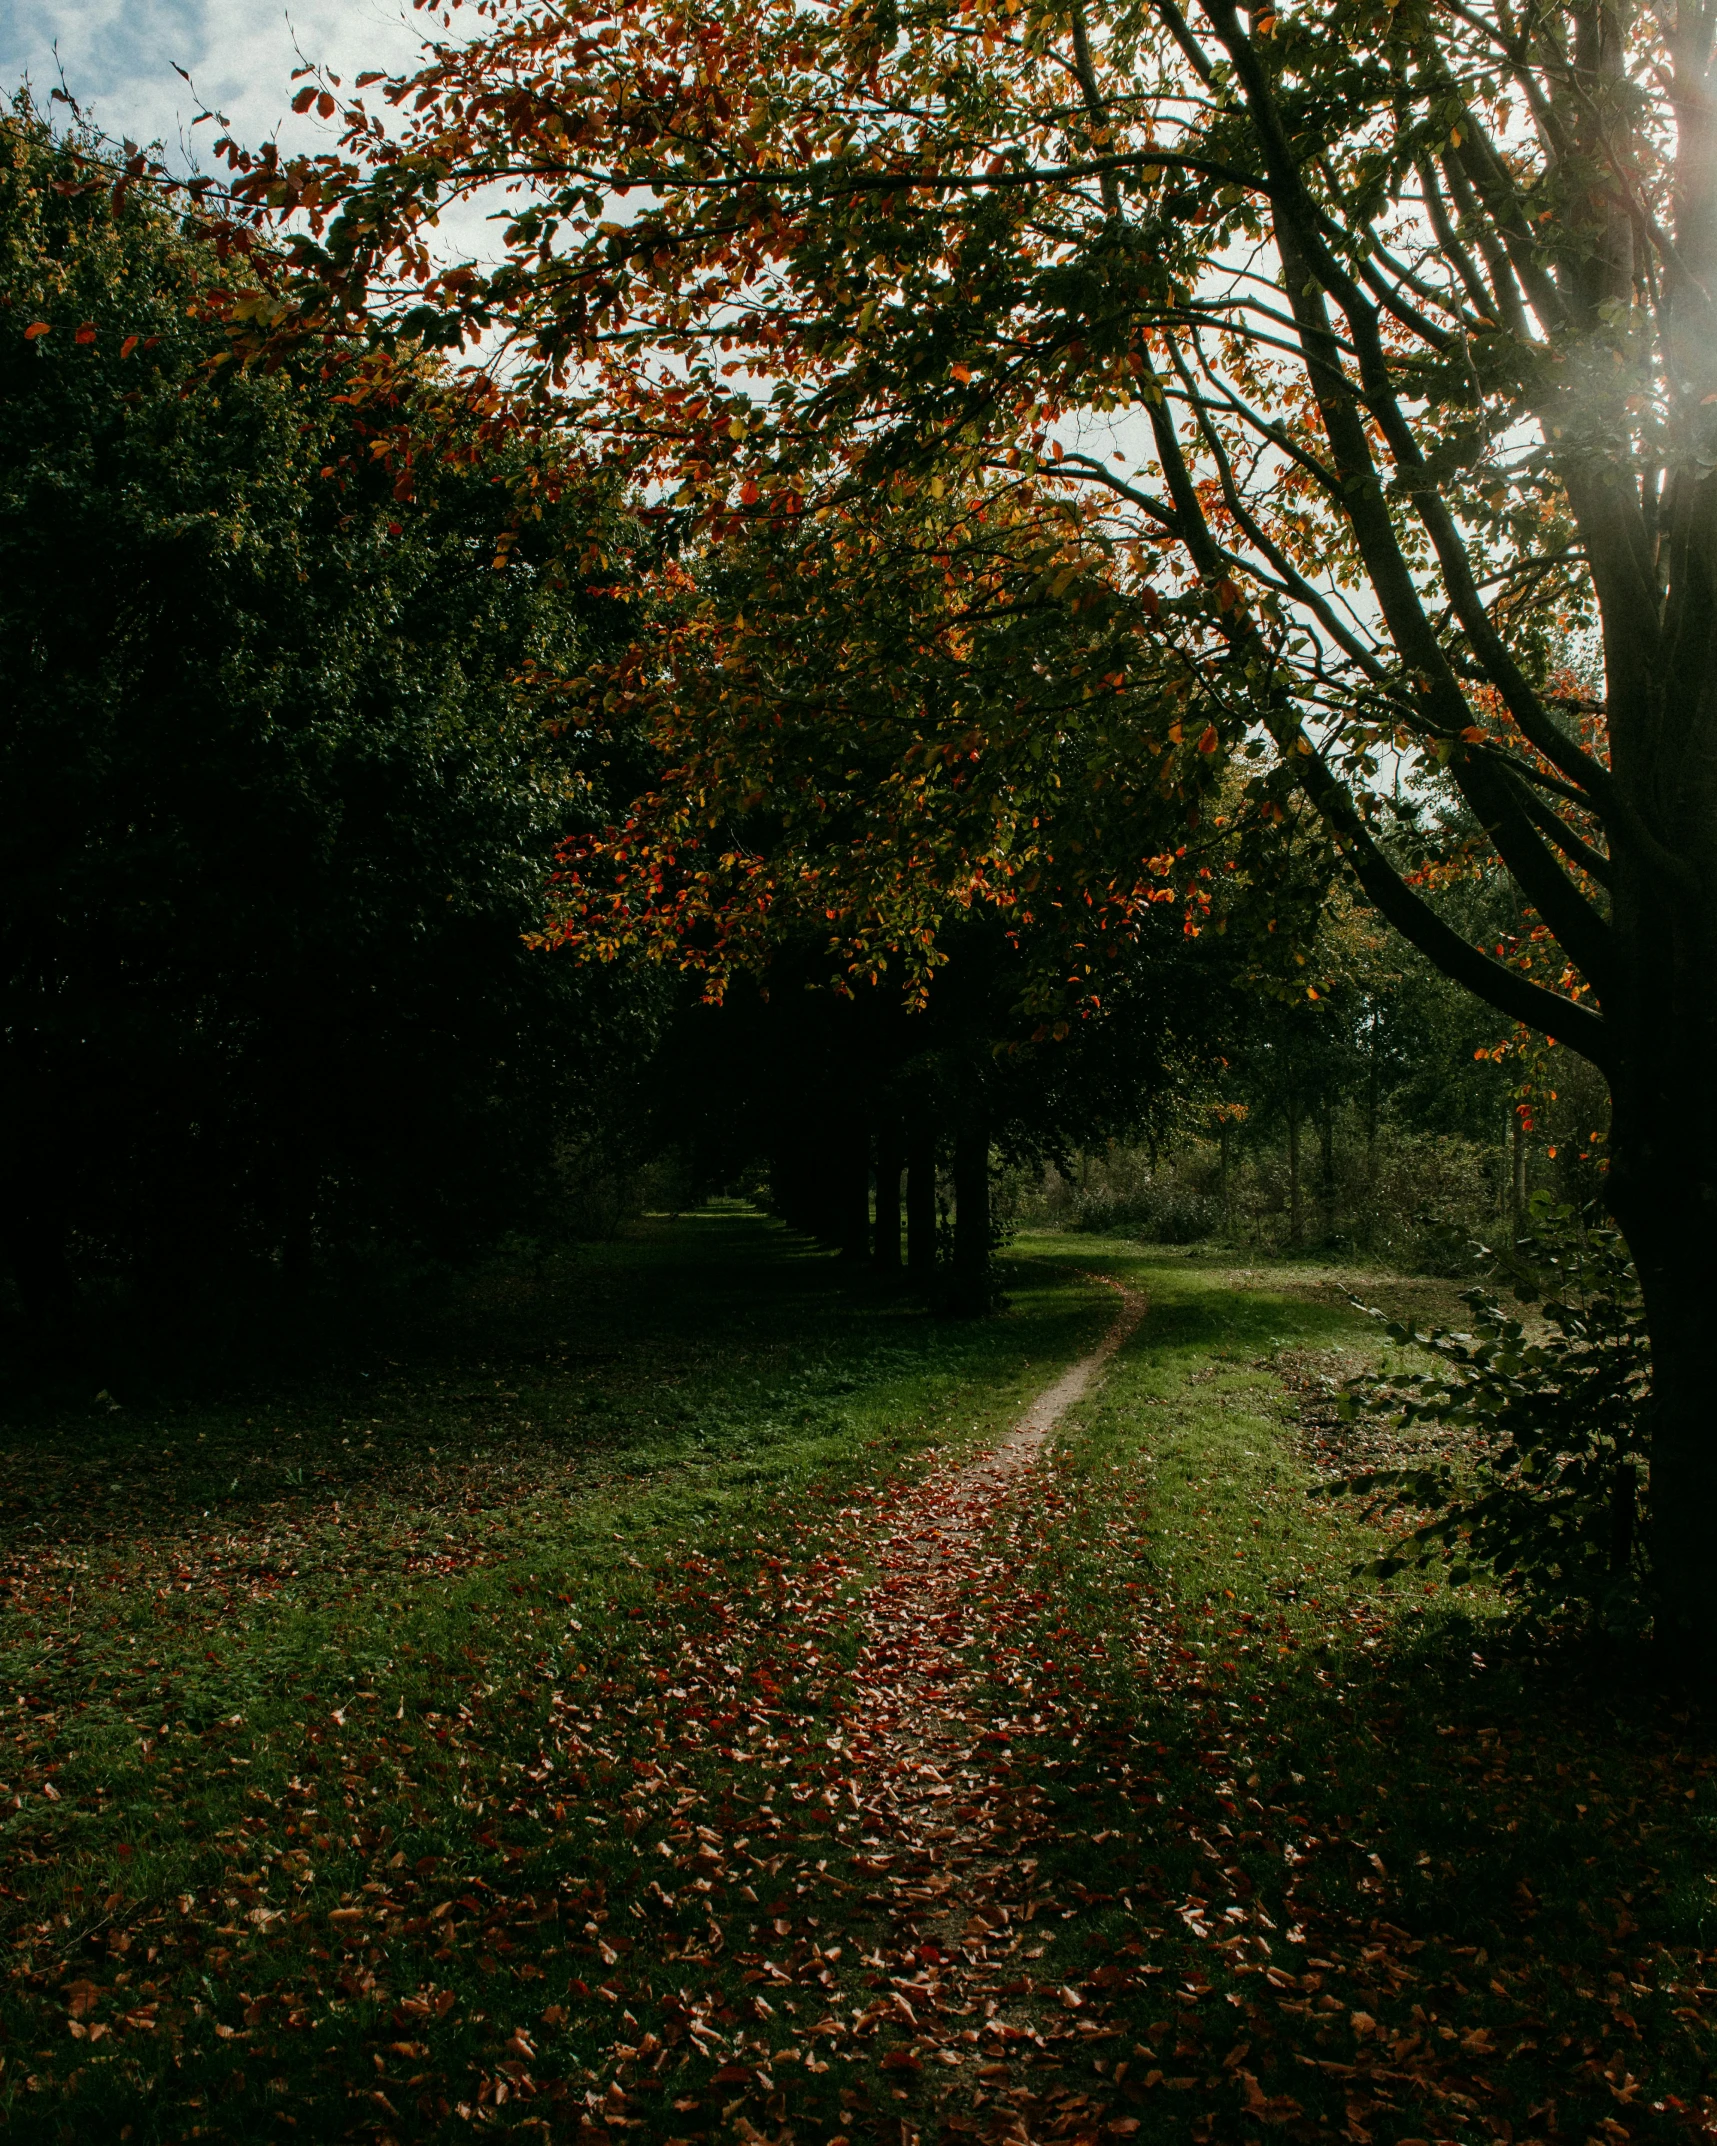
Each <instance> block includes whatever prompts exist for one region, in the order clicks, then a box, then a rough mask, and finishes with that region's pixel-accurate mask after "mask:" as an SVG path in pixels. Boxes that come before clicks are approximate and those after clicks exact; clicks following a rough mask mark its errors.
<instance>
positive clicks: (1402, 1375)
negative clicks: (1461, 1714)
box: [1330, 1195, 1650, 1633]
mask: <svg viewBox="0 0 1717 2146" xmlns="http://www.w3.org/2000/svg"><path fill="white" fill-rule="evenodd" d="M1499 1264H1500V1266H1501V1269H1502V1271H1503V1273H1505V1274H1507V1275H1511V1276H1512V1278H1513V1280H1514V1283H1515V1294H1516V1296H1517V1297H1519V1298H1523V1299H1525V1300H1526V1301H1528V1302H1530V1301H1532V1300H1533V1299H1534V1298H1541V1299H1542V1307H1541V1312H1540V1315H1539V1319H1538V1321H1537V1322H1536V1324H1537V1329H1538V1330H1537V1331H1536V1332H1533V1333H1529V1331H1528V1329H1527V1327H1526V1325H1525V1323H1524V1322H1523V1321H1522V1320H1521V1319H1520V1318H1518V1317H1515V1316H1513V1315H1512V1314H1511V1313H1509V1312H1508V1311H1505V1310H1504V1308H1503V1306H1502V1304H1501V1303H1500V1302H1499V1300H1498V1297H1497V1296H1496V1295H1495V1294H1494V1293H1493V1292H1492V1291H1491V1290H1489V1289H1485V1288H1474V1289H1469V1290H1465V1291H1463V1292H1462V1300H1463V1301H1464V1302H1465V1303H1467V1304H1468V1305H1470V1306H1471V1307H1472V1313H1473V1328H1472V1331H1471V1333H1465V1334H1461V1333H1452V1332H1449V1331H1447V1330H1445V1329H1442V1328H1437V1329H1434V1330H1433V1331H1432V1332H1430V1333H1428V1334H1420V1333H1418V1332H1416V1331H1415V1330H1414V1329H1413V1328H1412V1327H1411V1326H1404V1325H1401V1324H1400V1323H1398V1322H1396V1321H1394V1320H1391V1319H1389V1318H1387V1317H1386V1316H1385V1315H1384V1314H1383V1313H1381V1312H1378V1311H1376V1310H1371V1307H1369V1306H1367V1307H1363V1308H1365V1309H1367V1310H1370V1311H1371V1316H1372V1317H1373V1318H1374V1319H1376V1320H1378V1322H1379V1323H1380V1324H1381V1325H1382V1326H1383V1327H1384V1328H1385V1330H1386V1331H1387V1333H1388V1334H1389V1337H1390V1339H1391V1340H1392V1341H1393V1342H1395V1343H1397V1344H1398V1345H1399V1346H1401V1347H1404V1348H1415V1349H1421V1350H1425V1351H1427V1352H1428V1353H1429V1354H1430V1355H1432V1356H1433V1357H1435V1358H1436V1359H1437V1364H1436V1368H1435V1369H1432V1370H1429V1371H1420V1372H1399V1371H1397V1372H1388V1371H1383V1372H1370V1373H1366V1374H1364V1375H1362V1376H1360V1377H1358V1378H1355V1379H1352V1380H1350V1381H1349V1382H1348V1386H1347V1389H1346V1392H1345V1394H1344V1397H1343V1403H1342V1406H1343V1410H1344V1413H1346V1414H1347V1415H1349V1416H1350V1417H1353V1416H1359V1415H1367V1416H1373V1417H1381V1418H1384V1419H1386V1420H1388V1421H1390V1422H1392V1423H1393V1424H1394V1425H1395V1426H1396V1427H1397V1428H1399V1429H1401V1430H1407V1429H1410V1428H1411V1427H1413V1426H1414V1425H1416V1424H1439V1425H1442V1426H1443V1427H1444V1428H1446V1429H1449V1430H1452V1431H1455V1432H1458V1433H1464V1434H1465V1440H1464V1443H1465V1445H1466V1451H1465V1453H1464V1455H1463V1456H1462V1457H1461V1459H1460V1461H1459V1462H1458V1463H1456V1464H1450V1463H1447V1462H1436V1463H1432V1464H1429V1465H1425V1466H1420V1467H1409V1468H1399V1469H1386V1470H1373V1471H1370V1472H1367V1473H1364V1474H1358V1475H1352V1476H1349V1477H1347V1478H1345V1479H1344V1480H1343V1481H1341V1482H1339V1483H1337V1484H1334V1485H1332V1486H1330V1492H1331V1494H1340V1493H1357V1494H1361V1495H1364V1496H1367V1497H1369V1498H1370V1499H1371V1501H1372V1502H1371V1506H1370V1513H1371V1514H1372V1515H1376V1514H1378V1513H1387V1514H1394V1515H1399V1516H1402V1517H1406V1516H1409V1515H1411V1514H1415V1513H1423V1514H1426V1515H1427V1517H1426V1518H1423V1519H1421V1520H1419V1521H1418V1522H1417V1524H1416V1525H1413V1526H1410V1527H1409V1528H1407V1530H1406V1532H1404V1533H1403V1534H1402V1535H1401V1536H1400V1537H1399V1538H1398V1539H1397V1540H1396V1541H1395V1542H1394V1543H1392V1544H1391V1545H1390V1547H1389V1549H1388V1550H1386V1551H1385V1552H1384V1553H1383V1555H1382V1556H1381V1557H1379V1558H1377V1559H1375V1560H1373V1561H1372V1564H1371V1566H1370V1568H1369V1569H1371V1570H1372V1571H1374V1572H1375V1573H1377V1574H1378V1575H1379V1576H1380V1577H1384V1578H1387V1577H1388V1576H1390V1575H1391V1574H1393V1573H1397V1572H1401V1571H1404V1570H1409V1569H1412V1570H1424V1569H1426V1568H1430V1567H1438V1566H1440V1567H1441V1568H1443V1570H1444V1572H1445V1574H1446V1576H1447V1578H1448V1580H1449V1581H1450V1582H1451V1583H1452V1584H1454V1585H1457V1586H1458V1585H1461V1584H1462V1583H1464V1582H1466V1581H1467V1580H1469V1579H1472V1578H1474V1577H1476V1576H1479V1575H1483V1576H1485V1577H1487V1578H1489V1579H1490V1580H1492V1581H1493V1582H1494V1583H1495V1584H1496V1585H1497V1586H1498V1587H1500V1588H1501V1589H1502V1591H1503V1592H1504V1593H1505V1594H1506V1595H1509V1596H1511V1597H1513V1598H1514V1599H1515V1600H1516V1601H1517V1602H1519V1603H1520V1604H1521V1606H1522V1607H1524V1608H1525V1609H1527V1610H1528V1611H1529V1612H1530V1613H1532V1614H1533V1615H1534V1616H1536V1617H1541V1618H1569V1617H1573V1618H1576V1619H1579V1620H1580V1621H1583V1622H1596V1623H1597V1624H1599V1625H1600V1626H1602V1627H1603V1628H1604V1629H1606V1630H1609V1631H1612V1632H1617V1633H1620V1632H1624V1631H1637V1630H1638V1629H1639V1628H1640V1627H1641V1626H1642V1625H1643V1624H1644V1622H1645V1621H1646V1619H1647V1617H1648V1615H1649V1592H1650V1588H1649V1573H1648V1570H1647V1565H1646V1558H1645V1544H1644V1536H1643V1532H1642V1530H1641V1528H1640V1525H1639V1516H1640V1513H1641V1510H1642V1507H1643V1504H1644V1500H1645V1497H1646V1492H1647V1473H1646V1440H1645V1419H1646V1404H1647V1399H1648V1394H1649V1384H1650V1359H1649V1355H1648V1350H1647V1342H1646V1334H1645V1321H1644V1316H1643V1313H1642V1311H1641V1307H1640V1299H1639V1286H1638V1281H1637V1277H1636V1276H1635V1273H1634V1268H1633V1263H1632V1260H1631V1259H1630V1257H1629V1255H1628V1250H1627V1247H1626V1245H1625V1244H1624V1243H1623V1241H1622V1239H1621V1238H1620V1236H1618V1235H1617V1234H1616V1233H1615V1232H1614V1231H1613V1230H1607V1229H1604V1230H1590V1229H1582V1228H1581V1227H1580V1225H1579V1223H1578V1221H1577V1219H1576V1217H1575V1215H1574V1214H1573V1211H1572V1210H1571V1209H1569V1208H1566V1207H1553V1206H1552V1205H1551V1204H1550V1203H1549V1201H1548V1199H1547V1198H1545V1197H1544V1196H1542V1195H1540V1196H1539V1197H1538V1198H1537V1199H1535V1201H1534V1202H1533V1204H1532V1208H1531V1211H1530V1232H1529V1234H1528V1236H1527V1237H1526V1238H1524V1239H1523V1240H1522V1242H1521V1243H1520V1245H1519V1246H1518V1247H1517V1248H1516V1250H1515V1252H1514V1253H1513V1254H1511V1255H1508V1256H1507V1257H1506V1258H1504V1259H1503V1260H1502V1261H1501V1262H1499ZM1356 1301H1357V1300H1356Z"/></svg>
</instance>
